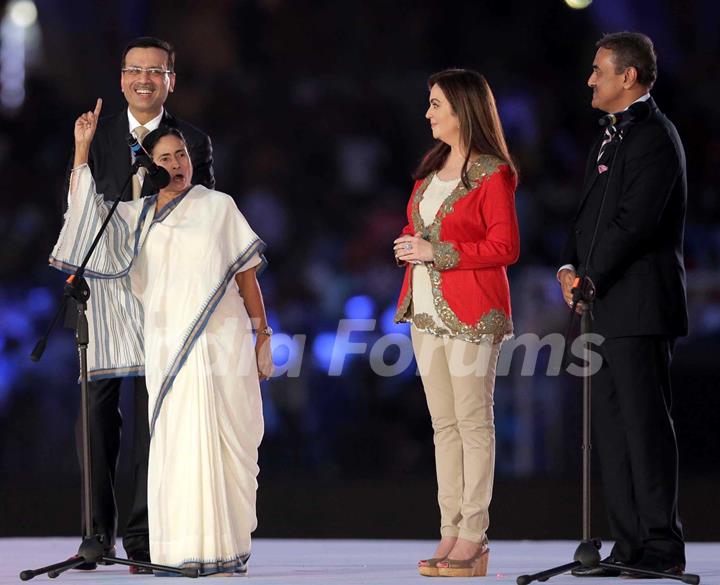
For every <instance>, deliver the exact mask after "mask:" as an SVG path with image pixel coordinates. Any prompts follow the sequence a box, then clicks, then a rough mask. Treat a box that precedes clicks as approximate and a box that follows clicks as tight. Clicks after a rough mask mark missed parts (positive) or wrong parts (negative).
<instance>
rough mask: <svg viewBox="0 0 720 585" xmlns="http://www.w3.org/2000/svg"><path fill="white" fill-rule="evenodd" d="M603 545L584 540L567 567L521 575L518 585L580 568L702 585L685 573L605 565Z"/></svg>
mask: <svg viewBox="0 0 720 585" xmlns="http://www.w3.org/2000/svg"><path fill="white" fill-rule="evenodd" d="M601 547H602V543H601V542H600V541H599V540H597V539H593V540H583V541H582V542H581V543H580V544H579V545H578V547H577V549H576V550H575V555H574V557H573V558H574V559H575V560H574V561H573V562H572V563H568V564H566V565H559V566H557V567H553V568H551V569H547V570H545V571H541V572H539V573H534V574H533V575H520V576H519V577H518V578H517V580H516V583H517V585H528V584H529V583H532V582H533V581H547V580H548V579H550V577H554V576H555V575H560V574H562V573H567V572H568V571H572V570H573V569H577V568H579V567H583V568H589V569H592V568H595V567H602V568H603V569H610V570H612V571H619V572H621V573H622V574H624V575H628V576H630V577H647V578H654V579H673V580H675V581H682V582H683V583H689V584H690V585H697V584H698V583H700V576H699V575H694V574H692V573H683V574H681V575H673V574H672V573H663V572H661V571H652V570H648V569H641V568H638V567H632V566H629V565H622V564H619V563H605V562H603V561H601V560H600V548H601ZM581 578H582V577H581Z"/></svg>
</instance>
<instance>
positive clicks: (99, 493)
mask: <svg viewBox="0 0 720 585" xmlns="http://www.w3.org/2000/svg"><path fill="white" fill-rule="evenodd" d="M120 87H121V89H122V92H123V94H124V96H125V99H126V100H127V103H128V107H127V109H125V110H122V111H121V112H118V113H117V114H115V115H112V116H107V117H105V118H101V119H100V120H99V122H98V127H97V132H96V134H95V139H94V140H93V143H92V147H91V149H90V159H89V163H88V164H89V166H90V168H91V169H92V172H93V177H94V178H95V182H96V186H97V192H98V193H103V194H104V196H105V199H106V200H112V199H115V198H116V197H117V196H118V194H120V190H121V189H122V187H123V185H125V181H126V180H127V177H128V175H129V174H130V172H131V165H132V162H133V161H132V153H131V151H130V148H129V146H128V140H127V139H128V135H129V134H130V133H132V134H133V135H135V137H136V138H138V139H139V140H140V141H142V138H144V136H145V135H146V134H147V133H148V132H150V131H152V130H154V129H156V128H157V127H158V126H161V125H163V126H171V127H174V128H177V129H179V130H180V131H181V132H182V133H183V135H184V136H185V141H186V143H187V146H188V151H189V153H190V159H191V161H192V163H193V182H194V183H196V184H198V183H200V184H203V185H205V186H206V187H208V188H210V189H212V188H213V187H214V186H215V178H214V176H213V167H212V145H211V143H210V139H209V137H208V136H207V135H206V134H203V133H202V132H201V131H200V130H198V129H197V128H195V127H193V126H191V125H190V124H188V123H187V122H183V121H182V120H178V119H176V118H174V117H173V116H171V115H170V113H169V112H168V111H167V110H166V109H165V108H164V104H165V101H166V100H167V97H168V94H169V93H172V92H173V90H174V89H175V50H174V49H173V47H172V46H171V45H170V44H169V43H167V42H165V41H162V40H160V39H156V38H152V37H141V38H138V39H135V40H134V41H132V42H131V43H130V44H129V45H128V46H127V47H126V48H125V51H124V52H123V56H122V71H121V76H120ZM151 193H152V189H151V185H150V181H144V180H143V177H142V176H138V175H136V176H135V177H133V180H132V181H131V182H130V183H128V184H127V187H126V189H125V191H124V192H123V193H122V196H123V197H122V199H123V200H125V201H126V200H131V199H133V198H137V197H141V196H145V195H149V194H151ZM69 314H71V315H74V314H75V313H74V311H70V312H69ZM121 382H122V380H121V379H119V378H111V379H108V380H100V381H97V382H92V383H91V384H90V387H89V404H90V421H91V426H90V445H91V449H92V497H93V525H94V529H95V531H96V533H98V534H100V535H101V536H102V538H103V543H104V544H105V546H106V549H107V550H108V551H112V549H113V548H114V545H115V536H116V532H117V506H116V500H115V472H116V468H117V461H118V454H119V449H120V428H121V426H122V417H121V415H120V411H119V409H118V401H119V395H120V384H121ZM134 386H135V416H134V421H135V424H134V429H135V432H134V437H133V468H134V473H133V475H134V494H133V499H132V502H133V503H132V511H131V514H130V517H129V519H128V523H127V527H126V529H125V535H124V538H123V546H124V547H125V550H126V552H127V553H128V556H129V558H131V559H134V560H141V561H146V560H149V559H150V553H149V542H148V518H147V466H148V449H149V445H150V434H149V428H148V412H147V402H148V398H147V388H146V387H145V378H144V377H139V378H134ZM79 429H80V426H79V424H78V433H77V434H78V437H79V436H80V434H79ZM78 443H79V442H78ZM79 568H82V569H94V568H95V565H94V564H85V565H82V566H81V567H79ZM130 571H131V572H133V573H135V572H143V571H142V570H138V569H136V568H135V567H131V569H130ZM150 572H151V571H150Z"/></svg>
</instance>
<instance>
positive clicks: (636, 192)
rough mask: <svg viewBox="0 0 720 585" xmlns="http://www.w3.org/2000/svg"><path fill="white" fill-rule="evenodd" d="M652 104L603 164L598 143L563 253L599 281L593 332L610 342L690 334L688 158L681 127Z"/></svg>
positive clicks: (581, 271)
mask: <svg viewBox="0 0 720 585" xmlns="http://www.w3.org/2000/svg"><path fill="white" fill-rule="evenodd" d="M648 104H649V105H650V108H651V113H650V117H649V118H648V119H647V120H645V121H642V122H639V123H637V124H635V125H632V126H630V127H628V128H626V129H625V130H624V132H623V137H622V139H621V140H619V141H618V140H615V141H614V142H613V143H612V144H611V145H610V146H609V148H608V149H607V150H606V151H605V152H604V153H603V157H602V159H601V160H600V161H597V154H598V152H599V149H600V144H601V142H602V137H601V138H600V139H599V140H598V141H597V143H596V144H595V147H594V148H593V150H592V152H591V153H590V157H589V159H588V164H587V168H586V173H585V183H584V187H583V195H582V199H581V201H580V205H579V208H578V212H577V214H576V216H575V220H574V225H573V230H572V233H571V235H570V238H569V240H568V245H567V247H566V250H565V258H564V262H566V263H570V264H573V265H574V266H576V267H578V273H579V274H582V273H583V271H584V270H585V269H587V274H588V275H589V276H590V278H592V280H593V281H594V282H595V285H596V288H597V299H596V301H595V306H594V312H593V314H594V317H595V320H594V327H593V328H594V331H595V332H597V333H600V334H602V335H604V336H605V337H626V336H637V335H666V336H671V337H676V336H680V335H685V334H687V306H686V293H685V267H684V264H683V232H684V226H685V208H686V204H687V179H686V175H685V152H684V150H683V146H682V143H681V141H680V137H679V136H678V133H677V130H676V129H675V126H673V124H672V123H671V122H670V121H669V120H668V119H667V118H666V117H665V115H664V114H662V113H661V112H660V111H659V110H658V108H657V106H656V105H655V102H654V101H653V100H652V99H651V100H650V101H649V102H648ZM613 157H614V158H613ZM598 165H605V166H607V167H609V168H608V170H607V171H605V172H603V173H600V172H598ZM606 187H607V194H606V198H605V202H604V204H603V205H601V201H602V195H603V191H604V190H605V188H606ZM601 207H602V210H601ZM598 214H599V215H600V219H599V225H598V230H597V237H596V241H595V247H594V250H593V252H592V257H591V258H589V259H588V252H589V248H590V242H591V240H592V237H593V230H594V228H595V223H596V221H597V218H598ZM588 260H589V263H588Z"/></svg>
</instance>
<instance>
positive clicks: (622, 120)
mask: <svg viewBox="0 0 720 585" xmlns="http://www.w3.org/2000/svg"><path fill="white" fill-rule="evenodd" d="M649 117H650V104H648V103H647V101H644V102H635V103H634V104H632V105H631V106H630V107H629V108H628V109H627V110H625V111H624V112H617V113H615V114H605V115H604V116H603V117H602V118H600V119H599V120H598V124H600V126H602V127H603V128H605V127H606V126H615V128H618V129H619V128H624V127H625V126H629V125H630V124H637V123H638V122H643V121H645V120H647V119H648V118H649Z"/></svg>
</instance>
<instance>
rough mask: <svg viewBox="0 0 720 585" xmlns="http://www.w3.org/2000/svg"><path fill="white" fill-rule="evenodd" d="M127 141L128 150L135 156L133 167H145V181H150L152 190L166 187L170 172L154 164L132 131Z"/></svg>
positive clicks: (168, 182)
mask: <svg viewBox="0 0 720 585" xmlns="http://www.w3.org/2000/svg"><path fill="white" fill-rule="evenodd" d="M127 143H128V146H129V147H130V151H131V152H132V153H133V155H134V156H135V164H134V165H133V168H134V169H137V168H140V167H145V168H146V169H147V175H145V179H144V180H145V181H150V185H151V186H152V187H153V190H158V191H159V190H160V189H162V188H164V187H167V186H168V185H169V184H170V173H168V172H167V171H166V170H165V169H164V168H162V167H160V166H158V165H156V164H155V163H154V162H153V161H152V157H151V156H150V153H148V151H147V150H145V148H144V147H143V145H142V143H141V142H140V141H139V140H138V139H137V138H136V137H135V135H134V134H132V132H131V133H130V134H128V135H127Z"/></svg>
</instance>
